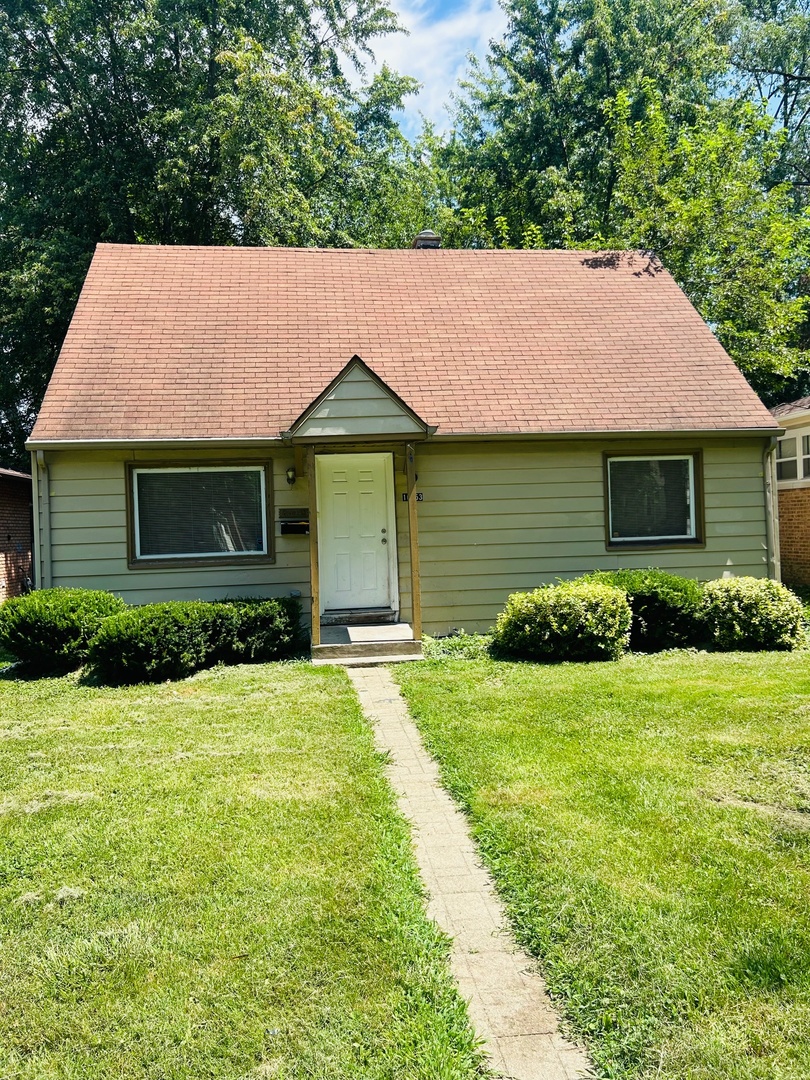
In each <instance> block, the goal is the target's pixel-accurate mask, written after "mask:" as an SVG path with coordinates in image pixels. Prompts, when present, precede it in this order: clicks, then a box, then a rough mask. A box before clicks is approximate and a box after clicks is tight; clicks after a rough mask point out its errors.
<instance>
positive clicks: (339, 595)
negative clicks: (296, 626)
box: [315, 454, 397, 613]
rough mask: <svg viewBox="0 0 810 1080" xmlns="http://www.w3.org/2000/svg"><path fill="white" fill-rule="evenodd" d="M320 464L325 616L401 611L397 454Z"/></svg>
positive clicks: (327, 459) (319, 460)
mask: <svg viewBox="0 0 810 1080" xmlns="http://www.w3.org/2000/svg"><path fill="white" fill-rule="evenodd" d="M315 462H316V479H317V500H318V570H319V573H320V587H321V612H322V613H323V612H327V611H343V610H346V609H349V608H395V607H396V606H397V595H396V578H397V575H396V567H397V553H396V520H395V516H394V482H393V481H394V476H393V471H394V470H393V460H392V455H391V454H320V455H318V457H316V459H315Z"/></svg>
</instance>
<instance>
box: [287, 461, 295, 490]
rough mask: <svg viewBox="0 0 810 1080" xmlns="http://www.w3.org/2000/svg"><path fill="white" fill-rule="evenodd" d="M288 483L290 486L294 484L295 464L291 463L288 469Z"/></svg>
mask: <svg viewBox="0 0 810 1080" xmlns="http://www.w3.org/2000/svg"><path fill="white" fill-rule="evenodd" d="M287 483H288V484H289V485H290V487H292V486H293V484H294V483H295V466H294V465H291V466H290V467H289V469H287Z"/></svg>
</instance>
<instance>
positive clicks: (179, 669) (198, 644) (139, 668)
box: [89, 600, 236, 685]
mask: <svg viewBox="0 0 810 1080" xmlns="http://www.w3.org/2000/svg"><path fill="white" fill-rule="evenodd" d="M235 631H236V611H235V610H234V609H233V608H230V609H227V610H222V609H221V608H220V606H219V605H217V604H209V603H206V602H205V601H202V600H170V601H167V602H165V603H160V604H145V605H144V606H143V607H135V608H128V609H127V610H126V611H122V612H121V613H120V614H118V615H116V616H114V617H113V618H111V619H108V620H107V622H106V623H105V624H104V626H102V627H101V629H100V630H99V632H98V634H97V635H96V637H95V638H94V639H93V641H92V643H91V646H90V655H89V661H90V670H91V672H92V674H93V676H94V677H95V678H97V679H99V680H100V681H101V682H105V683H110V684H112V685H118V684H126V683H137V682H162V681H163V680H165V679H182V678H184V677H185V676H187V675H191V674H192V672H194V671H198V670H199V669H200V668H204V667H208V666H210V665H211V664H214V663H215V662H216V661H215V657H214V648H215V644H214V643H215V642H216V643H219V642H220V641H230V640H232V638H233V635H234V634H235Z"/></svg>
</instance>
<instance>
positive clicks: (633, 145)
mask: <svg viewBox="0 0 810 1080" xmlns="http://www.w3.org/2000/svg"><path fill="white" fill-rule="evenodd" d="M647 94H648V103H647V107H646V110H645V116H644V118H643V119H642V120H637V121H632V120H631V103H630V101H629V98H628V95H627V94H625V93H620V94H619V95H618V96H617V99H616V102H615V104H614V105H613V107H612V108H611V110H610V119H611V126H612V128H613V130H614V133H615V138H614V146H615V161H616V169H617V182H616V190H615V194H614V199H613V205H612V220H611V223H610V230H611V231H610V232H609V233H608V234H607V235H604V236H601V237H598V238H595V241H596V242H597V243H598V244H600V245H601V246H605V247H623V248H639V249H643V250H648V251H653V252H655V254H656V255H657V256H658V257H659V258H660V259H661V260H662V261H663V263H664V264H665V265H666V267H667V269H668V270H670V272H671V273H672V274H673V275H674V277H675V278H676V280H677V281H678V282H679V284H680V285H681V287H682V288H683V289H684V291H685V292H686V294H687V295H688V296H689V298H690V300H691V301H692V303H693V304H694V305H695V306H696V307H697V309H698V311H700V313H701V315H702V316H703V318H704V319H705V320H706V321H707V322H708V324H709V325H710V326H711V327H712V329H713V330H714V332H715V334H716V335H717V337H718V338H719V340H720V342H721V343H722V344H723V346H724V347H725V349H726V350H727V351H728V352H729V353H730V355H731V356H732V357H733V358H734V359H735V361H736V362H737V365H738V366H739V368H740V369H741V370H742V372H743V373H744V374H745V376H746V377H747V378H748V380H749V382H750V383H751V385H752V386H753V387H754V389H756V390H757V391H759V392H760V393H762V394H763V395H764V396H765V397H768V398H771V397H773V396H774V395H776V396H779V389H780V387H781V385H782V382H783V380H785V379H787V378H789V377H790V376H791V375H792V374H793V373H794V372H795V371H796V370H797V369H798V368H800V367H802V365H803V364H804V363H805V360H806V353H805V351H804V349H803V348H802V345H803V342H802V332H803V327H804V322H805V319H806V314H807V312H806V300H805V297H804V296H802V295H801V282H802V278H803V275H804V274H805V273H806V271H807V268H808V266H809V265H810V217H808V216H807V215H805V214H797V213H795V212H794V206H793V195H792V190H791V185H790V184H789V183H782V184H780V185H776V186H773V187H769V186H768V185H767V184H766V183H765V178H766V177H767V176H768V175H769V174H771V172H772V170H773V168H774V165H775V163H776V161H777V159H778V158H779V155H780V148H781V142H782V140H781V139H779V138H773V137H772V133H771V124H770V122H769V120H768V119H767V117H765V116H763V114H762V111H761V110H758V109H756V108H754V107H753V106H751V105H742V106H733V105H728V106H727V107H726V109H725V114H726V115H723V111H722V110H720V109H719V108H716V109H713V110H708V109H707V110H706V111H705V112H703V113H702V114H701V115H700V116H699V117H698V118H697V119H696V121H695V122H694V123H693V124H692V125H690V126H689V127H685V128H682V129H681V130H680V131H679V132H678V134H677V137H676V138H675V139H674V141H673V139H672V138H671V135H670V131H669V126H668V124H667V119H666V117H665V114H664V108H663V103H662V101H661V99H660V96H659V95H658V94H657V92H656V91H655V89H654V88H653V87H652V86H651V85H648V86H647Z"/></svg>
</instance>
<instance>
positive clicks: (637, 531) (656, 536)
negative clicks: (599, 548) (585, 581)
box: [607, 454, 699, 544]
mask: <svg viewBox="0 0 810 1080" xmlns="http://www.w3.org/2000/svg"><path fill="white" fill-rule="evenodd" d="M695 464H696V458H695V455H694V454H666V455H661V456H656V457H649V456H645V457H610V458H608V459H607V485H608V515H609V521H608V537H609V542H610V543H611V544H633V543H634V544H672V543H690V542H691V543H695V542H697V541H699V537H698V513H697V497H696V486H695V474H696V468H695Z"/></svg>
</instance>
